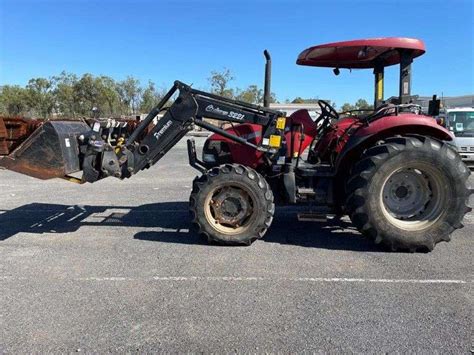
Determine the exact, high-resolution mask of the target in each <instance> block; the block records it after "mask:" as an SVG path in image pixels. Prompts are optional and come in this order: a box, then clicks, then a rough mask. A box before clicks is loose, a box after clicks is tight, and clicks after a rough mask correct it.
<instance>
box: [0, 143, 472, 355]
mask: <svg viewBox="0 0 474 355" xmlns="http://www.w3.org/2000/svg"><path fill="white" fill-rule="evenodd" d="M196 139H197V141H198V143H199V144H202V142H203V138H196ZM186 159H187V158H186V149H185V141H182V142H180V143H179V145H177V146H176V147H175V148H173V150H172V151H171V152H170V153H169V154H168V155H167V156H166V157H165V158H164V159H163V160H162V161H161V162H160V163H159V164H157V165H156V166H155V167H153V168H152V169H149V170H147V171H144V172H142V173H140V174H139V175H137V176H135V177H134V178H132V179H130V180H127V181H118V180H115V179H106V180H103V181H100V182H98V183H96V184H88V185H83V186H79V185H74V184H71V183H68V182H65V181H58V180H55V181H46V182H43V181H39V180H34V179H31V178H28V177H25V176H21V175H17V174H14V173H12V172H8V171H0V188H1V191H2V192H3V193H2V200H1V204H0V285H1V292H0V306H1V307H0V353H2V352H7V353H18V352H21V353H23V352H28V353H31V352H46V351H53V352H72V351H85V352H105V351H113V352H116V351H127V352H131V351H139V352H148V351H150V352H152V351H153V352H154V351H167V352H184V351H191V352H230V351H237V352H253V353H256V352H275V351H291V352H301V351H304V350H306V351H320V352H377V353H382V352H406V351H411V352H426V353H428V352H432V351H436V352H440V353H444V352H449V353H466V352H469V351H470V349H472V320H473V312H472V311H473V308H472V307H473V294H472V285H473V258H472V255H473V247H472V235H473V234H474V215H473V214H472V213H470V214H469V215H467V216H466V218H465V228H463V229H461V230H458V231H456V232H455V233H454V234H453V238H452V241H451V242H450V243H442V244H440V245H438V246H437V248H436V249H435V250H434V251H433V252H432V253H429V254H407V253H387V252H385V251H383V250H381V249H378V248H377V247H375V246H373V245H372V244H371V243H369V242H368V241H366V240H365V239H363V238H362V237H361V236H360V235H359V233H358V232H356V231H355V230H354V229H353V228H352V227H351V226H350V224H349V223H348V221H347V220H344V221H342V222H335V221H330V222H329V223H327V224H322V223H314V222H297V220H296V215H295V212H294V210H293V209H291V208H280V209H278V210H277V215H276V218H275V221H274V223H273V226H272V228H271V230H270V231H269V233H268V234H267V236H266V238H265V240H262V241H257V242H256V243H254V244H253V245H252V246H251V247H219V246H211V245H207V243H205V242H203V241H202V240H201V239H200V238H199V237H198V236H196V235H194V234H192V233H190V232H189V229H188V228H189V217H188V212H187V200H188V196H189V192H190V188H191V182H192V178H193V177H194V176H195V175H196V172H195V171H194V170H193V169H192V168H190V167H189V166H188V164H187V160H186ZM472 180H473V179H472V177H471V181H472ZM471 202H474V201H471ZM471 205H472V204H471Z"/></svg>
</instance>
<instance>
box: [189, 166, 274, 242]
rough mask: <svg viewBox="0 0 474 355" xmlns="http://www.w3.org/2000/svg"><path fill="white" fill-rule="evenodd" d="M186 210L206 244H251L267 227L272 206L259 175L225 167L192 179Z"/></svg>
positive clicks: (242, 168) (269, 192)
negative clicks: (191, 189) (211, 242)
mask: <svg viewBox="0 0 474 355" xmlns="http://www.w3.org/2000/svg"><path fill="white" fill-rule="evenodd" d="M189 209H190V212H191V215H192V218H193V224H194V226H195V227H196V229H197V231H198V233H199V234H202V235H204V236H205V237H207V239H208V240H209V241H214V242H217V243H220V244H227V245H239V244H240V245H250V244H251V243H252V242H253V241H255V240H256V239H260V238H262V237H263V236H264V234H265V233H266V231H267V229H268V228H269V227H270V225H271V223H272V220H273V214H274V211H275V205H274V203H273V193H272V191H271V189H270V186H269V185H268V183H267V182H266V180H265V179H264V178H263V176H262V175H260V174H259V173H257V172H256V171H255V170H253V169H251V168H248V167H246V166H243V165H238V164H225V165H221V166H219V167H215V168H213V169H211V170H210V171H208V172H207V173H206V174H204V175H202V176H201V177H198V178H196V179H195V180H194V182H193V191H192V193H191V196H190V199H189Z"/></svg>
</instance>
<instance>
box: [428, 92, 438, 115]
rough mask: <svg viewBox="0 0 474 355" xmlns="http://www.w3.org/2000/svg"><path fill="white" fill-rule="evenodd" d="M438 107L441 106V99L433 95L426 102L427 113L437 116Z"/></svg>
mask: <svg viewBox="0 0 474 355" xmlns="http://www.w3.org/2000/svg"><path fill="white" fill-rule="evenodd" d="M440 107H441V100H438V99H437V98H436V95H433V98H432V99H431V100H430V101H429V103H428V115H429V116H438V115H439V109H440Z"/></svg>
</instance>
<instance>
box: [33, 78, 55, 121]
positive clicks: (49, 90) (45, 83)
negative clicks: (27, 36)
mask: <svg viewBox="0 0 474 355" xmlns="http://www.w3.org/2000/svg"><path fill="white" fill-rule="evenodd" d="M26 89H27V92H28V104H29V107H30V109H32V110H33V111H34V112H35V113H36V114H38V115H40V116H41V117H43V118H47V117H49V116H50V115H51V114H52V112H53V109H54V106H55V97H54V93H53V83H52V81H51V80H49V79H45V78H34V79H30V80H29V81H28V85H26Z"/></svg>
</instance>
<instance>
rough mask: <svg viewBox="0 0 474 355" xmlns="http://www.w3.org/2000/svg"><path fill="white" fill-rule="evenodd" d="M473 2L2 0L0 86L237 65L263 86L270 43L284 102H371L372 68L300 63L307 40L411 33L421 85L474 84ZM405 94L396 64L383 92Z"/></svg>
mask: <svg viewBox="0 0 474 355" xmlns="http://www.w3.org/2000/svg"><path fill="white" fill-rule="evenodd" d="M473 4H474V0H443V1H439V0H434V1H419V0H411V1H403V0H400V1H388V0H378V1H357V0H352V1H342V0H341V1H340V0H333V1H296V0H295V1H290V0H287V1H278V0H277V1H264V0H253V1H225V0H220V1H218V0H199V1H198V0H196V1H193V0H187V1H184V0H183V1H181V0H175V1H170V0H163V1H160V0H157V1H151V0H135V1H132V0H122V1H119V0H117V1H111V0H102V1H91V0H63V1H59V0H45V1H43V0H37V1H33V0H28V1H25V0H0V85H5V84H18V85H25V84H26V83H27V82H28V80H29V79H30V78H33V77H49V76H52V75H56V74H59V73H60V72H61V71H63V70H65V71H67V72H72V73H75V74H78V75H81V74H83V73H92V74H94V75H109V76H111V77H113V78H114V79H117V80H121V79H124V78H125V77H126V76H127V75H132V76H135V77H137V78H138V79H140V81H141V82H142V84H146V83H147V82H148V80H152V81H153V82H155V83H156V85H157V86H158V87H163V88H168V87H170V86H171V85H172V83H173V81H174V80H176V79H179V80H181V81H184V82H186V83H189V84H193V86H194V87H196V88H199V89H204V90H206V89H209V81H208V77H209V76H210V72H211V71H213V70H217V71H220V70H222V69H223V68H228V69H230V70H231V72H232V73H233V74H234V76H235V80H234V81H233V82H232V86H237V87H241V88H244V87H246V86H248V85H251V84H258V85H260V86H263V72H264V57H263V54H262V52H263V50H264V49H268V50H269V51H270V53H271V55H272V68H273V71H272V91H273V92H275V93H276V95H277V98H278V100H280V101H284V100H285V99H290V100H292V99H293V98H295V97H297V96H301V97H305V98H322V99H331V100H333V101H335V102H336V104H338V105H339V106H340V105H342V104H343V103H345V102H355V101H356V100H357V99H359V98H365V99H366V100H367V101H369V102H370V101H372V100H373V75H372V73H371V71H370V70H354V71H352V72H349V71H346V70H344V71H341V74H340V75H339V76H337V77H336V76H334V74H333V73H332V70H331V69H328V68H314V67H303V66H297V65H296V63H295V61H296V58H297V56H298V54H299V53H300V52H301V51H302V50H303V49H305V48H307V47H310V46H313V45H317V44H322V43H327V42H334V41H343V40H351V39H359V38H371V37H392V36H405V37H414V38H419V39H422V40H423V41H424V42H425V44H426V48H427V52H426V53H425V54H424V55H423V56H422V57H419V58H418V59H416V60H415V62H414V64H413V67H412V69H413V77H412V94H419V95H432V94H435V93H436V94H438V95H442V94H443V95H444V96H454V95H465V94H473V93H474V70H473V60H474V44H473V42H474V29H473V22H474V18H473V12H474V8H473V6H474V5H473ZM397 93H398V68H397V67H389V68H387V69H386V83H385V96H386V97H389V96H392V95H397Z"/></svg>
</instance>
